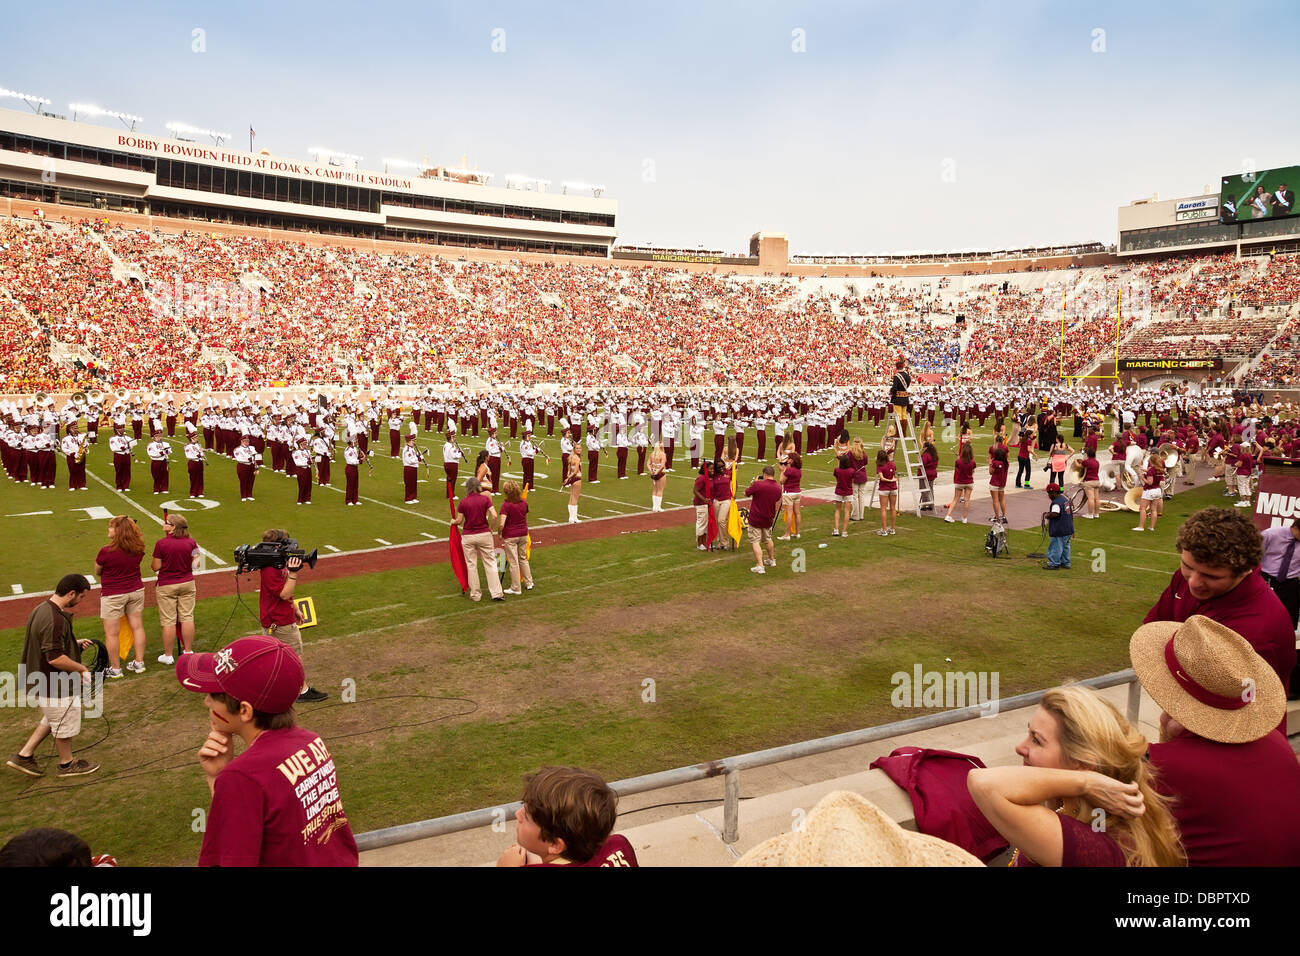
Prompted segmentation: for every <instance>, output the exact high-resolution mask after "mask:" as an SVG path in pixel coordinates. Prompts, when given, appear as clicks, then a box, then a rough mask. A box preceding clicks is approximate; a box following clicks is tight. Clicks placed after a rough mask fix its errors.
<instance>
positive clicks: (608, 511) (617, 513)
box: [605, 508, 627, 515]
mask: <svg viewBox="0 0 1300 956" xmlns="http://www.w3.org/2000/svg"><path fill="white" fill-rule="evenodd" d="M605 511H606V512H607V513H609V514H612V515H625V514H627V512H626V511H615V510H614V509H613V508H606V509H605Z"/></svg>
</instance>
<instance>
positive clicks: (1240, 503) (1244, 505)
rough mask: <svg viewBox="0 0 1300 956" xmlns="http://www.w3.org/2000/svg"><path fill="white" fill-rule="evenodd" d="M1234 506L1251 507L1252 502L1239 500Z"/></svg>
mask: <svg viewBox="0 0 1300 956" xmlns="http://www.w3.org/2000/svg"><path fill="white" fill-rule="evenodd" d="M1233 507H1234V508H1249V507H1250V502H1249V501H1238V502H1237V503H1236V504H1235V505H1233Z"/></svg>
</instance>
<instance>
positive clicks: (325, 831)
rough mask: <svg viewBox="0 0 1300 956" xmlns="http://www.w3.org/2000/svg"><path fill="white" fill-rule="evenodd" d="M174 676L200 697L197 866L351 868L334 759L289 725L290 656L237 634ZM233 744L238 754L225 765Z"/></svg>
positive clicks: (187, 659)
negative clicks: (205, 804)
mask: <svg viewBox="0 0 1300 956" xmlns="http://www.w3.org/2000/svg"><path fill="white" fill-rule="evenodd" d="M176 679H177V680H178V681H179V682H180V684H181V686H182V687H184V688H185V689H187V690H192V691H197V692H198V693H201V694H206V695H207V697H206V699H205V703H206V705H207V708H208V723H209V727H210V731H209V733H208V737H207V740H205V741H204V742H203V746H202V747H201V748H200V749H199V765H200V766H202V767H203V771H204V773H205V774H206V775H207V781H208V790H209V792H210V793H211V794H212V806H211V808H210V809H209V811H208V819H207V827H206V828H205V830H204V833H203V849H202V851H201V852H200V853H199V866H356V865H357V843H356V840H355V839H354V838H353V836H352V828H351V826H350V825H349V824H348V818H347V814H346V813H345V812H344V811H343V801H342V798H341V797H340V795H339V787H338V776H337V773H336V771H335V767H334V758H333V757H332V756H330V752H329V749H328V748H327V747H326V746H325V742H324V741H323V740H322V739H321V738H320V736H319V735H317V734H314V733H312V732H311V731H309V730H304V729H302V728H300V727H298V726H297V723H296V721H295V719H294V713H293V705H294V701H295V699H296V698H297V696H298V687H299V685H303V684H305V683H306V678H305V675H304V673H303V669H302V661H301V659H300V658H299V657H298V655H297V654H295V653H294V652H293V650H292V649H291V648H290V647H289V646H288V645H287V644H284V643H283V642H281V641H278V640H276V639H275V638H274V637H269V636H264V635H260V634H259V635H256V636H252V637H241V638H240V639H239V640H237V641H235V642H234V643H232V644H230V645H229V646H228V647H225V648H224V649H222V650H220V651H218V652H216V653H215V654H186V655H183V656H182V657H181V658H180V660H178V661H177V662H176ZM235 737H239V738H241V739H242V740H243V742H244V745H245V747H244V752H243V753H241V754H240V755H239V756H238V757H235V758H234V759H233V760H232V759H231V758H232V756H233V754H234V743H233V740H234V738H235ZM308 781H314V782H308Z"/></svg>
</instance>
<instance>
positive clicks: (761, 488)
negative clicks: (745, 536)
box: [745, 478, 781, 528]
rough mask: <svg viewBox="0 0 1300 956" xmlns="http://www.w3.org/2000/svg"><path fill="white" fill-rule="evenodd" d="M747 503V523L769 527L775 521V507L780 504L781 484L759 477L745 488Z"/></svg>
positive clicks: (757, 526) (754, 526)
mask: <svg viewBox="0 0 1300 956" xmlns="http://www.w3.org/2000/svg"><path fill="white" fill-rule="evenodd" d="M745 497H746V498H749V499H751V501H750V504H749V525H750V527H752V528H770V527H772V524H773V522H775V521H776V509H777V508H778V507H779V506H780V504H781V486H780V485H779V484H777V483H776V482H775V481H771V480H770V479H767V478H760V479H759V480H758V481H755V482H754V483H753V484H752V485H750V486H749V487H748V488H746V489H745Z"/></svg>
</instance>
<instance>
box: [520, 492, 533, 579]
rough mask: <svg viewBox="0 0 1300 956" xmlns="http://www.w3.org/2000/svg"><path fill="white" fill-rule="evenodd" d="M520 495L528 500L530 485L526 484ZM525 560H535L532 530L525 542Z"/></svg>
mask: <svg viewBox="0 0 1300 956" xmlns="http://www.w3.org/2000/svg"><path fill="white" fill-rule="evenodd" d="M519 497H521V498H522V499H523V500H524V501H527V500H528V485H526V484H525V485H524V487H523V490H522V491H520V492H519ZM524 560H525V561H531V560H533V535H532V532H531V531H530V532H529V533H528V540H526V541H525V542H524Z"/></svg>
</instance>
